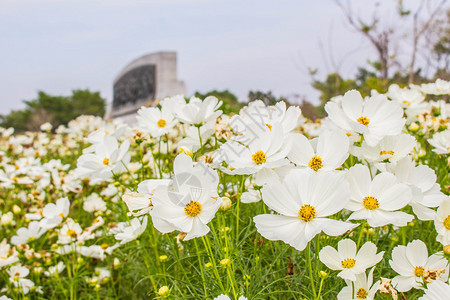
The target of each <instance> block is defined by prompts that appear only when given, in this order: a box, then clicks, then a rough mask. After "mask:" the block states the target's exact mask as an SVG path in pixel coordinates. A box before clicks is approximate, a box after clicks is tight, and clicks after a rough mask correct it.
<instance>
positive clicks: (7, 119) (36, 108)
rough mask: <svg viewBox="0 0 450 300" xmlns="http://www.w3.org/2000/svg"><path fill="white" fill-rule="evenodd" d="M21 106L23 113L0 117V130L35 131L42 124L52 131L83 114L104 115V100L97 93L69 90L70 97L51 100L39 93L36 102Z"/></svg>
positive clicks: (32, 101)
mask: <svg viewBox="0 0 450 300" xmlns="http://www.w3.org/2000/svg"><path fill="white" fill-rule="evenodd" d="M23 102H24V103H25V105H26V107H25V109H23V110H15V111H12V112H11V113H10V114H9V115H5V116H0V126H2V127H14V128H15V129H16V131H25V130H39V127H40V125H41V124H43V123H45V122H50V123H51V124H52V125H53V127H54V128H56V127H57V126H59V125H65V124H67V123H68V122H69V121H70V120H72V119H74V118H76V117H78V116H80V115H83V114H86V115H95V116H103V115H104V114H105V99H103V98H102V97H101V96H100V93H99V92H91V91H89V90H73V91H72V95H70V96H52V95H49V94H46V93H44V92H42V91H39V92H38V96H37V98H36V99H33V100H25V101H23Z"/></svg>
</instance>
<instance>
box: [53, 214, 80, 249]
mask: <svg viewBox="0 0 450 300" xmlns="http://www.w3.org/2000/svg"><path fill="white" fill-rule="evenodd" d="M82 231H83V230H82V229H81V226H80V224H78V223H76V222H75V221H74V220H72V219H70V218H69V219H67V222H66V223H65V224H64V225H63V226H62V227H61V229H60V230H59V232H58V241H57V243H58V244H69V243H72V242H74V241H76V240H77V238H78V236H79V235H80V234H81V232H82Z"/></svg>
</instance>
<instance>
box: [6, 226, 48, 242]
mask: <svg viewBox="0 0 450 300" xmlns="http://www.w3.org/2000/svg"><path fill="white" fill-rule="evenodd" d="M46 231H47V229H45V228H42V227H40V226H39V222H38V221H33V222H30V224H28V228H27V227H21V228H19V229H18V230H17V235H15V236H13V237H12V238H11V244H13V245H21V244H28V243H29V242H31V241H34V240H36V239H38V238H40V237H41V236H42V235H43V234H44V233H45V232H46Z"/></svg>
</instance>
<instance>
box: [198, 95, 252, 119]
mask: <svg viewBox="0 0 450 300" xmlns="http://www.w3.org/2000/svg"><path fill="white" fill-rule="evenodd" d="M194 96H195V97H198V98H200V99H205V98H206V97H208V96H214V97H216V98H217V99H219V100H222V102H223V104H222V107H221V108H220V109H221V110H222V111H223V113H225V114H230V113H235V114H238V113H239V110H240V109H241V108H242V107H243V106H244V103H241V102H239V101H238V98H237V97H236V95H235V94H233V93H232V92H230V91H229V90H223V91H217V90H213V91H210V92H208V93H206V94H202V93H200V92H196V93H195V95H194Z"/></svg>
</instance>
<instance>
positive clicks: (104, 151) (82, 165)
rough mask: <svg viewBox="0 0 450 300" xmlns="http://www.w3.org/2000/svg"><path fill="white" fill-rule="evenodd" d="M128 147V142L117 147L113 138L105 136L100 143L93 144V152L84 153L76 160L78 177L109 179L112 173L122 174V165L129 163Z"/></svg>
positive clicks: (117, 143) (123, 168)
mask: <svg viewBox="0 0 450 300" xmlns="http://www.w3.org/2000/svg"><path fill="white" fill-rule="evenodd" d="M129 147H130V142H129V141H128V140H126V141H124V142H123V143H122V144H121V145H120V147H119V142H118V141H117V139H116V138H115V137H114V136H111V135H107V136H105V137H104V138H103V140H102V142H100V143H98V144H95V147H94V152H92V153H84V154H83V155H81V156H80V157H79V158H78V160H77V172H78V176H79V177H83V176H87V177H91V178H99V179H109V178H111V177H112V175H113V173H118V172H122V171H123V170H125V167H124V165H126V164H128V162H129V161H130V154H129V153H128V149H129Z"/></svg>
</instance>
